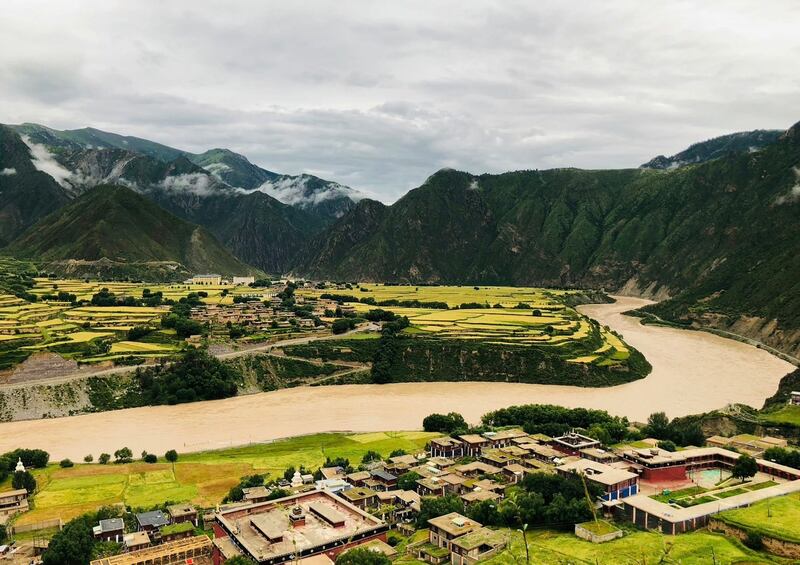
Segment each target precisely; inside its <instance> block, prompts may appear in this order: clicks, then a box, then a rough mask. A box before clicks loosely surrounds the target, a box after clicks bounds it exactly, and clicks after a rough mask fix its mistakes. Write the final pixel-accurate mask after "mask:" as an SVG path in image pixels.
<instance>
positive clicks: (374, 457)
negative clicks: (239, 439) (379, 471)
mask: <svg viewBox="0 0 800 565" xmlns="http://www.w3.org/2000/svg"><path fill="white" fill-rule="evenodd" d="M381 459H383V458H382V457H381V454H380V453H378V452H377V451H373V450H369V451H367V452H366V453H365V454H364V456H363V457H362V458H361V462H362V463H372V462H373V461H380V460H381Z"/></svg>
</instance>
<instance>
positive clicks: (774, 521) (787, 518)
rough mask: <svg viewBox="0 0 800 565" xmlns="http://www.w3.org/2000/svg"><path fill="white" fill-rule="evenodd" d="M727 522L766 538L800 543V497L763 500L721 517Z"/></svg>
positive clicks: (727, 512)
mask: <svg viewBox="0 0 800 565" xmlns="http://www.w3.org/2000/svg"><path fill="white" fill-rule="evenodd" d="M719 518H720V519H722V520H724V521H725V522H727V523H729V524H731V525H734V526H740V527H743V528H746V529H748V530H753V531H757V532H759V533H761V534H762V535H765V536H771V537H776V538H780V539H786V540H790V541H793V542H797V543H800V495H797V494H790V495H786V496H780V497H777V498H771V499H769V500H762V501H761V502H758V503H756V504H754V505H752V506H749V507H747V508H737V509H735V510H728V511H726V512H723V513H722V514H720V515H719Z"/></svg>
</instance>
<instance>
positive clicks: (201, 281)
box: [192, 273, 222, 286]
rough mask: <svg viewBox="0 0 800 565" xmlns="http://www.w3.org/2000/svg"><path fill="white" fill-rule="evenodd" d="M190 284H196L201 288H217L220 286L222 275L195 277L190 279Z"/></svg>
mask: <svg viewBox="0 0 800 565" xmlns="http://www.w3.org/2000/svg"><path fill="white" fill-rule="evenodd" d="M192 284H198V285H201V286H218V285H220V284H222V275H217V274H213V273H211V274H205V275H195V276H193V277H192Z"/></svg>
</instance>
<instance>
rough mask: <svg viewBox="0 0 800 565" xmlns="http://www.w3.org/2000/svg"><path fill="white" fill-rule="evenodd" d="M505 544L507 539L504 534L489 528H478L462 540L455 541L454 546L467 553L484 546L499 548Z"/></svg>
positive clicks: (461, 538) (462, 537)
mask: <svg viewBox="0 0 800 565" xmlns="http://www.w3.org/2000/svg"><path fill="white" fill-rule="evenodd" d="M505 542H506V538H505V537H504V536H503V534H502V533H500V532H497V531H495V530H490V529H489V528H478V529H477V530H474V531H472V532H470V533H468V534H465V535H463V536H461V537H460V538H456V539H454V540H453V545H455V546H456V547H460V548H461V549H463V550H465V551H471V550H473V549H475V548H477V547H481V546H484V545H485V546H488V547H497V546H499V545H503V544H504V543H505ZM488 547H487V549H488Z"/></svg>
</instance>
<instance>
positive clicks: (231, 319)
mask: <svg viewBox="0 0 800 565" xmlns="http://www.w3.org/2000/svg"><path fill="white" fill-rule="evenodd" d="M280 304H281V300H280V298H276V297H273V298H272V299H271V303H270V304H269V305H267V304H264V303H263V302H261V301H252V302H240V303H238V304H229V305H220V304H206V305H203V306H196V307H194V308H192V310H191V317H192V319H193V320H197V321H198V322H200V323H203V324H206V323H207V324H210V325H218V326H226V325H227V324H229V323H230V324H235V325H238V326H246V327H249V328H253V329H256V330H266V329H269V328H273V329H274V328H289V327H292V326H293V325H297V326H298V327H300V328H313V327H314V320H312V319H309V318H303V317H300V316H297V315H296V314H295V313H293V312H286V311H281V310H279V309H278V308H279V307H280ZM292 321H294V323H292Z"/></svg>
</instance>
